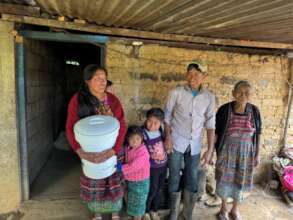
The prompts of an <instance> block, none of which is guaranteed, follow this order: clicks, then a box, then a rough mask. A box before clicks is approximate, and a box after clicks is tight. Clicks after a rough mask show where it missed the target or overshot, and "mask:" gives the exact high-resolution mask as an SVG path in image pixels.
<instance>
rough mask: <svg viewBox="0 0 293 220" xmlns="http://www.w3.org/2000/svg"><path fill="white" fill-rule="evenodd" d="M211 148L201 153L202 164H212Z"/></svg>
mask: <svg viewBox="0 0 293 220" xmlns="http://www.w3.org/2000/svg"><path fill="white" fill-rule="evenodd" d="M213 152H214V151H213V150H207V151H206V152H204V154H203V155H202V158H201V161H202V165H203V166H206V165H212V164H213V161H212V159H213Z"/></svg>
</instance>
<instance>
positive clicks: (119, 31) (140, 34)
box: [2, 14, 293, 49]
mask: <svg viewBox="0 0 293 220" xmlns="http://www.w3.org/2000/svg"><path fill="white" fill-rule="evenodd" d="M2 20H5V21H12V22H17V23H26V24H33V25H40V26H48V27H56V28H64V29H69V30H79V31H85V32H91V33H97V34H105V35H111V36H113V35H114V36H123V37H135V38H142V39H154V40H162V41H173V42H189V43H201V44H212V45H225V46H237V47H254V48H274V49H293V44H285V43H272V42H260V41H248V40H233V39H221V38H210V37H195V36H187V35H178V34H162V33H157V32H150V31H137V30H131V29H125V28H111V27H103V26H98V25H93V24H78V23H74V22H60V21H58V20H53V19H43V18H33V17H28V16H17V15H8V14H3V15H2Z"/></svg>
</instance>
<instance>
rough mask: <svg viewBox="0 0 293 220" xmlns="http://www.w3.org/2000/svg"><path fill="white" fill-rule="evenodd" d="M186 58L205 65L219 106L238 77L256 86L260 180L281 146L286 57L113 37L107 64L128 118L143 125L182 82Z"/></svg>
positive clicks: (254, 98) (258, 174)
mask: <svg viewBox="0 0 293 220" xmlns="http://www.w3.org/2000/svg"><path fill="white" fill-rule="evenodd" d="M190 62H200V63H202V64H203V65H204V67H205V68H206V70H207V72H208V78H207V79H206V81H205V83H204V86H205V87H207V88H209V89H210V90H211V91H213V92H214V93H215V94H216V96H217V99H218V102H219V105H222V104H224V103H226V102H228V101H230V100H232V94H231V91H232V88H233V86H234V84H235V83H236V82H237V81H238V80H243V79H246V80H249V81H250V82H251V84H252V86H253V87H254V91H253V96H252V100H251V102H252V103H254V104H255V105H257V106H258V107H259V109H260V111H261V114H262V117H263V135H262V141H261V159H262V164H261V166H260V167H259V168H258V169H257V172H256V180H257V181H258V180H260V179H261V178H263V177H264V175H267V172H266V171H267V170H268V169H269V168H270V161H271V158H272V156H273V155H274V154H276V153H278V152H279V150H280V148H281V146H282V137H283V129H284V119H285V114H286V110H287V98H288V97H287V96H288V86H287V79H288V78H289V71H288V59H287V58H285V57H281V56H267V55H266V56H264V55H263V56H262V55H248V54H240V53H230V52H221V51H200V50H192V49H184V48H175V47H167V46H160V45H156V44H146V45H142V46H140V47H134V46H132V45H131V44H129V43H127V42H124V41H111V42H109V43H108V44H107V50H106V67H107V69H108V71H109V79H110V80H112V81H113V82H114V88H115V93H116V95H117V96H118V97H119V98H120V100H121V102H122V104H123V107H124V110H125V114H126V119H127V122H128V123H129V124H133V123H136V124H141V123H142V122H143V120H144V114H145V111H146V110H148V109H149V108H151V107H152V106H160V107H164V105H165V102H166V96H167V94H168V91H170V90H171V89H172V88H174V87H175V86H176V85H178V84H184V79H185V74H186V66H187V65H188V63H190ZM292 131H293V129H292ZM292 133H293V132H292Z"/></svg>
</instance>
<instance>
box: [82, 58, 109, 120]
mask: <svg viewBox="0 0 293 220" xmlns="http://www.w3.org/2000/svg"><path fill="white" fill-rule="evenodd" d="M98 70H101V71H104V72H105V74H106V76H107V75H108V73H107V70H106V69H105V68H103V67H101V66H99V65H96V64H89V65H87V66H86V67H85V68H84V70H83V80H84V82H83V83H82V84H81V86H80V89H79V92H78V97H77V100H78V117H79V118H85V117H87V116H90V115H94V114H95V113H96V108H97V107H98V106H99V104H100V102H99V100H98V99H97V98H96V97H95V96H94V95H92V94H91V92H90V90H89V88H88V85H87V84H86V81H88V80H91V79H92V78H93V76H94V75H95V73H96V72H97V71H98Z"/></svg>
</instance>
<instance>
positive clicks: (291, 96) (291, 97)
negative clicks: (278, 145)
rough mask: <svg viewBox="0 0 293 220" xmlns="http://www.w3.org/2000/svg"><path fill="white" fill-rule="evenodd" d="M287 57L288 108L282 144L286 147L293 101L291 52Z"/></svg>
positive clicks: (292, 54)
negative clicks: (288, 76) (288, 78)
mask: <svg viewBox="0 0 293 220" xmlns="http://www.w3.org/2000/svg"><path fill="white" fill-rule="evenodd" d="M288 58H289V75H290V80H289V82H288V87H289V89H288V90H289V91H288V93H289V95H288V110H287V116H286V121H285V129H284V146H283V148H286V147H288V144H287V139H288V128H289V122H290V118H291V109H292V102H293V53H288Z"/></svg>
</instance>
